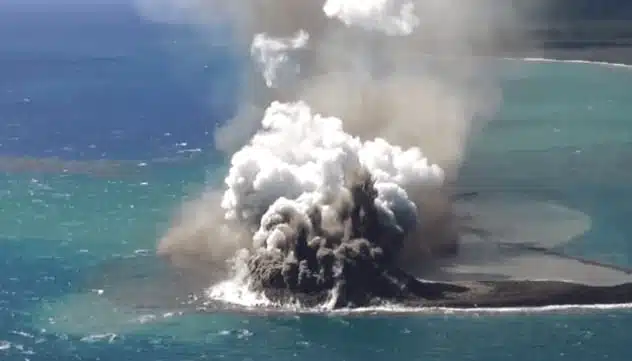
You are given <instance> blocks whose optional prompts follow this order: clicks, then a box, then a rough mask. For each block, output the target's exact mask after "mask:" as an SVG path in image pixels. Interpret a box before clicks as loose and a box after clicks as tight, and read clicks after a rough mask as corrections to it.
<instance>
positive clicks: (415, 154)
mask: <svg viewBox="0 0 632 361" xmlns="http://www.w3.org/2000/svg"><path fill="white" fill-rule="evenodd" d="M167 3H168V2H167ZM148 4H149V3H147V2H143V4H142V5H144V6H145V10H146V7H147V6H149V7H150V8H152V7H151V6H150V5H148ZM160 4H162V6H164V5H165V2H161V3H160ZM177 4H183V5H186V9H189V10H192V11H184V13H188V14H189V15H188V16H190V19H191V21H192V22H193V21H195V22H196V23H199V22H200V20H201V19H203V21H202V22H206V23H207V25H208V24H212V23H213V22H215V21H220V19H224V20H227V21H228V22H230V24H231V25H232V26H233V30H234V32H235V34H236V36H235V38H236V39H237V40H236V46H237V47H238V48H239V49H242V50H246V49H248V50H249V52H250V55H251V57H252V60H253V65H254V66H253V68H251V69H249V73H248V75H249V76H248V77H247V84H245V87H244V101H243V104H242V107H241V109H240V110H239V111H238V117H237V119H235V120H233V121H231V122H229V123H228V125H226V126H225V127H223V128H221V129H219V130H218V131H217V132H216V137H217V140H216V145H217V146H218V147H220V148H221V149H223V150H224V151H226V152H231V153H232V152H233V151H236V152H235V153H234V154H233V155H232V159H231V168H230V171H229V174H228V175H227V177H226V179H225V183H226V188H225V189H224V190H223V194H222V195H221V196H220V195H219V194H218V193H217V192H216V191H213V192H212V194H214V195H215V199H217V198H219V197H221V204H219V202H215V203H213V204H208V202H209V199H200V200H198V201H196V202H193V203H192V205H191V204H189V205H187V206H186V207H185V210H188V212H185V213H184V214H188V216H185V217H181V218H179V219H178V223H177V224H175V225H174V227H173V228H172V229H171V230H170V231H169V232H168V233H167V235H166V236H165V237H164V238H163V240H162V241H161V243H160V246H159V252H160V253H161V254H163V255H167V256H169V257H171V258H172V260H173V259H176V260H178V262H177V263H178V264H179V265H184V267H187V265H186V263H187V261H186V258H185V259H184V260H182V255H183V254H184V255H186V256H188V257H191V255H194V256H195V258H196V259H199V260H202V261H205V262H210V263H217V262H220V263H221V261H222V260H226V259H227V258H229V257H227V256H226V255H227V254H236V255H240V256H239V257H237V258H238V259H241V260H246V259H247V256H245V255H252V254H254V257H257V255H262V256H261V259H260V261H261V262H259V263H258V264H259V266H256V267H261V268H262V269H259V270H257V272H258V273H261V274H262V275H261V274H260V275H259V276H260V277H261V279H260V280H261V282H263V283H266V282H271V283H274V282H277V279H273V276H271V275H272V274H273V273H274V272H276V270H277V269H278V267H277V266H278V265H279V264H282V268H283V271H282V272H283V277H284V278H285V281H284V282H285V284H286V285H288V287H290V288H291V287H295V286H296V285H298V286H297V287H303V286H305V285H307V284H312V283H313V282H317V283H318V282H320V283H321V284H322V285H326V284H329V283H328V282H329V280H332V279H335V280H336V281H335V282H338V281H342V279H340V277H347V276H348V275H347V276H345V274H340V273H337V274H336V275H333V276H332V274H330V273H331V271H332V270H333V269H332V267H331V263H330V262H329V261H327V260H328V259H329V256H328V255H331V256H332V257H335V259H336V262H338V263H337V266H336V267H335V268H336V269H338V271H341V270H343V269H344V266H343V264H344V263H345V262H346V261H347V260H349V259H350V258H349V257H355V256H353V254H354V252H365V250H370V254H371V255H370V256H367V257H370V258H371V260H370V261H369V263H365V264H364V266H366V267H369V268H367V269H370V267H372V264H375V265H377V264H379V263H380V262H382V260H383V256H382V255H381V254H382V252H383V251H386V253H388V254H389V257H391V256H390V255H391V254H393V253H395V255H394V256H393V257H397V252H399V250H400V246H401V247H403V248H404V251H403V252H404V253H406V256H407V257H404V258H408V259H409V260H410V259H413V262H414V259H415V255H417V254H418V252H419V251H420V249H424V248H425V247H427V246H428V244H429V243H431V242H437V241H436V240H434V239H433V240H428V238H438V237H437V234H433V235H432V236H429V237H426V236H423V235H422V236H421V237H420V234H419V233H417V232H419V231H420V230H427V228H428V227H427V225H426V226H424V225H423V220H424V219H425V218H427V219H429V221H428V222H435V221H436V220H438V219H440V218H441V216H437V214H443V213H444V212H446V211H449V210H448V209H447V208H446V207H445V202H444V201H443V202H442V201H437V200H436V199H433V197H432V196H430V197H428V194H427V192H425V191H426V190H427V189H432V190H437V189H439V188H440V187H441V186H442V185H443V184H444V182H445V181H446V180H448V179H449V177H451V176H453V175H454V173H455V171H456V169H457V168H458V166H459V164H460V162H461V161H462V158H463V153H464V151H465V149H466V147H467V141H468V139H469V137H470V135H471V133H472V131H473V130H475V129H477V128H478V127H479V126H480V125H481V124H479V123H477V120H478V119H484V117H485V116H489V115H490V112H491V111H493V109H494V108H495V106H496V102H497V99H498V97H497V96H498V93H497V90H498V89H497V87H496V86H495V82H494V78H493V76H491V75H492V73H491V72H490V69H491V67H490V66H489V65H490V63H488V61H487V60H485V59H486V58H483V57H477V56H474V55H473V54H474V53H476V52H480V53H482V54H487V55H489V53H490V52H493V50H494V49H495V48H496V47H497V46H498V45H499V43H500V37H499V35H500V34H499V29H500V27H499V25H500V24H501V23H503V22H504V21H511V20H514V19H516V17H515V16H514V15H515V14H512V13H511V12H505V13H499V12H498V11H497V10H499V9H498V8H497V7H498V6H500V5H499V3H496V2H492V3H490V2H489V0H473V1H468V2H462V1H460V0H346V1H345V0H327V1H325V0H265V1H264V0H233V1H231V2H218V1H208V2H202V1H187V2H186V3H180V2H178V1H177V0H173V1H172V2H171V5H172V7H175V8H178V10H179V11H180V12H182V10H183V8H182V7H178V5H177ZM157 7H160V5H158V6H157ZM157 7H153V8H152V9H153V12H149V13H152V14H155V13H156V11H155V10H156V9H157ZM501 8H502V10H510V9H511V7H510V6H501ZM161 9H162V10H163V11H164V9H165V8H164V7H161ZM146 13H148V12H146ZM158 13H160V12H158ZM217 14H220V15H217ZM163 17H164V14H163ZM166 18H168V19H171V17H169V16H166ZM193 19H194V20H193ZM504 35H509V34H508V33H507V32H505V33H504ZM513 35H516V34H513ZM248 50H246V51H248ZM257 74H258V75H259V78H257V77H256V76H257ZM261 80H263V81H261ZM264 109H265V110H264ZM321 114H322V115H321ZM261 119H262V120H261ZM393 144H397V145H393ZM421 149H423V150H424V152H423V153H422V150H421ZM362 171H366V172H368V174H369V175H370V177H371V178H372V180H373V182H374V184H373V185H372V186H373V187H374V190H375V192H376V194H375V198H372V196H371V194H373V193H371V192H372V190H371V189H365V188H362V187H369V188H370V187H371V186H370V185H366V184H364V185H363V183H362V180H360V183H356V184H355V185H350V184H351V183H352V182H353V181H358V179H354V177H355V176H356V175H357V174H358V172H362ZM353 187H356V188H353ZM357 187H361V188H362V190H361V191H360V192H366V195H364V196H363V195H361V194H360V195H358V194H357V193H355V194H354V195H352V192H353V189H356V192H357V189H358V188H357ZM354 197H355V198H354ZM358 197H359V198H358ZM363 197H364V198H363ZM362 199H371V201H370V203H374V204H372V205H367V204H363V205H362V207H369V208H371V209H368V210H367V211H368V212H369V213H371V212H373V213H371V215H369V216H366V215H359V216H357V217H356V218H353V217H351V216H350V215H349V213H350V212H352V208H353V203H354V201H355V202H363V200H362ZM197 202H203V203H206V206H199V205H196V204H197ZM430 204H432V207H429V205H430ZM356 205H357V204H356ZM357 206H358V207H360V205H357ZM430 208H433V209H430ZM314 209H316V210H317V213H318V219H317V220H315V218H313V214H311V213H310V212H311V211H313V210H314ZM356 210H357V208H356ZM354 212H355V210H354ZM362 212H364V211H362ZM374 216H375V217H377V218H372V221H371V222H377V223H379V225H377V226H375V227H378V228H377V229H375V232H376V234H375V235H370V234H367V233H366V231H365V226H364V225H362V224H361V223H362V222H369V221H368V219H369V218H370V217H374ZM358 217H359V218H358ZM366 217H369V218H366ZM362 219H365V220H364V221H363V220H362ZM435 223H437V224H439V223H440V222H438V221H437V222H435ZM350 227H359V228H357V229H350ZM380 227H381V228H380ZM430 228H432V227H430ZM214 229H216V230H214ZM323 229H325V231H323ZM323 232H324V233H323ZM398 232H399V233H398ZM400 233H401V234H402V237H403V238H402V239H403V240H400V238H398V237H399V236H397V234H400ZM325 234H326V235H325ZM332 234H335V235H332ZM377 234H382V235H381V236H380V235H377ZM373 236H375V237H383V238H384V239H371V237H373ZM248 239H249V241H248ZM321 240H322V242H321ZM332 240H333V241H332ZM411 240H412V243H411ZM422 241H426V243H427V244H425V245H424V244H421V243H423V242H422ZM332 242H333V245H332V244H331V243H332ZM340 242H342V245H341V244H340ZM345 242H348V243H347V244H345ZM399 242H404V244H403V245H400V244H399ZM248 243H249V244H248ZM307 243H309V246H307ZM297 247H310V248H311V250H312V251H313V252H314V253H313V255H312V256H310V255H309V254H308V253H309V252H312V251H305V252H307V253H305V254H304V255H303V256H301V255H299V254H298V253H299V250H298V248H297ZM243 248H246V249H247V251H245V253H244V251H241V249H243ZM367 252H368V251H367ZM422 252H423V251H422ZM355 254H359V253H355ZM366 254H367V255H368V253H366ZM316 255H318V257H320V256H322V257H323V258H322V259H320V258H319V260H318V264H316V263H314V262H315V261H314V260H313V258H314V257H316ZM297 257H306V258H303V259H298V258H297ZM309 257H312V258H310V259H312V260H311V261H310V260H308V258H309ZM321 261H322V262H325V263H327V264H328V265H327V266H325V265H324V264H325V263H322V264H321ZM246 262H248V261H247V260H246ZM275 262H276V263H275ZM310 262H311V263H310ZM328 262H329V263H328ZM364 266H363V267H364ZM244 267H248V265H246V264H242V267H241V268H239V269H240V270H241V271H240V272H238V274H239V275H240V276H239V277H238V278H239V282H242V283H243V282H247V281H246V280H245V279H244V274H247V272H246V273H244V269H245V268H244ZM338 271H336V272H338ZM323 272H324V273H323ZM327 272H329V273H327ZM360 272H362V271H360ZM268 277H272V278H268ZM297 277H298V278H297ZM332 277H333V278H332ZM349 277H351V276H349ZM297 282H298V283H297ZM277 283H278V282H277ZM343 283H344V282H343ZM293 285H294V286H293Z"/></svg>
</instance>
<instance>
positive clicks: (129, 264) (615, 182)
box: [0, 1, 632, 361]
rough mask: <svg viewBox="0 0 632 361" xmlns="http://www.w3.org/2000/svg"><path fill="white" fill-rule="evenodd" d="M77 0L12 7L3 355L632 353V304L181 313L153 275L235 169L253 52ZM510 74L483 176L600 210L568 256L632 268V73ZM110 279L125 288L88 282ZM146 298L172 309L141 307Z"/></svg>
mask: <svg viewBox="0 0 632 361" xmlns="http://www.w3.org/2000/svg"><path fill="white" fill-rule="evenodd" d="M67 2H68V1H66V2H64V3H61V2H60V3H54V2H53V3H50V4H47V5H42V4H41V3H39V2H35V1H27V2H22V3H18V2H16V1H4V2H3V1H0V360H7V361H12V360H31V361H35V360H46V361H53V360H155V361H158V360H165V361H185V360H207V359H208V360H216V359H217V360H220V359H221V360H240V361H241V360H257V361H259V360H290V359H300V360H306V361H307V360H322V359H329V360H389V359H399V360H446V361H447V360H450V361H453V360H485V361H493V360H508V359H511V360H573V361H580V360H591V361H593V360H621V361H626V360H630V358H631V357H632V351H630V350H631V349H630V346H629V341H630V340H631V339H632V336H630V335H631V334H632V311H628V309H627V307H623V306H622V307H599V306H595V307H592V308H581V309H580V308H570V309H568V308H567V309H564V308H561V309H545V310H499V311H489V310H488V311H485V310H481V311H474V312H457V311H449V310H432V311H426V312H418V313H414V314H411V313H406V314H396V313H392V314H389V313H373V314H330V315H315V314H303V315H296V314H284V315H262V314H258V315H255V314H237V313H227V312H208V313H184V314H181V313H180V312H177V311H171V310H169V308H168V307H167V305H163V304H161V302H160V297H161V294H160V292H161V291H164V292H167V293H168V292H169V291H170V290H171V289H173V288H174V287H176V286H177V285H175V284H164V285H160V284H156V282H157V281H155V280H154V281H152V278H151V277H148V276H147V273H148V272H150V270H151V266H148V265H146V263H147V261H146V260H147V258H148V254H151V253H152V252H153V249H154V247H155V244H156V239H157V237H159V236H160V234H161V233H162V232H164V230H165V229H166V227H167V226H168V221H169V218H170V216H171V215H172V212H173V211H174V209H175V208H176V207H177V206H178V205H179V204H180V203H181V202H182V200H183V199H184V198H186V197H189V196H194V195H195V194H196V192H199V190H200V189H201V188H202V187H203V186H204V184H206V183H208V182H214V181H217V180H218V179H221V176H222V174H223V172H224V171H225V169H226V165H225V162H224V161H223V160H222V159H221V157H219V156H218V155H217V154H214V153H213V150H212V149H213V146H212V142H213V140H212V132H213V129H214V128H215V126H216V124H218V123H221V122H223V121H224V120H225V119H227V118H228V117H230V115H231V114H232V112H233V110H234V105H235V104H234V103H235V92H236V89H237V82H238V76H239V75H238V74H239V60H238V58H237V56H236V55H235V54H232V53H230V52H229V51H228V49H227V48H223V47H222V46H217V45H216V46H214V47H210V46H207V44H208V39H206V38H204V37H202V36H200V34H199V33H196V32H195V31H193V30H192V29H190V28H187V27H185V26H179V25H165V24H155V23H149V22H147V21H144V20H143V19H141V18H140V17H138V15H137V14H136V13H135V12H134V10H133V9H132V8H131V6H129V5H128V4H126V3H124V2H122V1H113V2H110V3H108V4H107V5H103V4H100V3H94V4H67ZM207 36H208V35H207ZM217 36H222V34H220V33H218V34H217ZM215 43H216V44H217V42H215ZM499 67H501V68H502V75H503V80H502V87H503V93H504V102H503V105H502V109H501V110H500V112H499V113H498V114H497V115H496V120H495V121H494V122H492V123H491V124H490V125H489V127H488V128H487V129H486V130H485V131H484V132H483V134H482V135H480V136H479V137H478V138H477V139H476V140H475V141H474V144H473V145H472V151H471V153H470V158H469V159H468V162H467V164H466V167H465V170H464V172H463V181H462V182H463V184H464V187H466V188H470V189H477V190H479V191H481V192H496V193H512V194H520V195H523V196H525V197H535V198H538V199H546V200H554V201H555V202H557V203H559V204H562V205H564V206H566V207H569V208H572V209H574V210H578V211H580V212H583V213H584V214H585V215H587V216H588V217H589V218H590V221H591V224H590V230H589V231H588V232H586V233H583V234H582V235H580V236H578V237H576V238H575V239H573V240H572V241H571V242H568V243H567V244H565V245H563V246H562V249H563V251H564V252H566V253H568V254H572V255H577V256H583V257H589V258H592V259H597V260H601V261H604V262H610V263H613V264H617V265H621V266H632V225H631V223H630V222H629V217H630V214H632V172H631V171H630V167H632V68H628V67H625V66H612V65H607V64H590V63H577V62H576V63H568V62H552V61H544V60H537V59H531V60H529V61H527V60H499ZM97 160H100V161H97ZM103 274H108V275H110V277H111V278H112V279H114V280H115V281H116V282H114V283H113V284H114V286H112V285H110V286H108V287H109V288H108V287H106V286H107V285H106V286H104V287H103V288H98V287H97V286H98V282H97V283H90V282H88V281H86V280H87V279H89V278H90V277H92V276H94V275H97V276H95V277H97V278H99V276H98V275H103ZM100 277H102V276H100ZM93 286H94V287H93ZM145 286H146V288H145ZM110 293H115V294H116V295H117V296H116V297H104V295H110ZM141 302H142V303H147V302H149V303H151V302H153V303H155V304H156V305H158V306H160V307H158V306H157V307H155V308H154V309H153V311H151V309H149V311H148V310H147V309H146V310H144V311H143V312H139V311H138V310H136V309H134V308H132V307H129V306H130V305H135V304H140V303H141Z"/></svg>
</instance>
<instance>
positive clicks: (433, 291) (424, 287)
mask: <svg viewBox="0 0 632 361" xmlns="http://www.w3.org/2000/svg"><path fill="white" fill-rule="evenodd" d="M417 282H418V284H417V285H416V286H415V287H419V292H418V293H417V292H415V293H416V294H415V293H413V294H408V295H395V294H394V295H392V296H393V297H373V298H370V299H367V302H366V303H365V304H358V305H353V306H352V307H350V308H357V307H371V306H380V305H383V304H384V303H390V304H397V305H400V306H404V307H415V308H435V307H446V308H461V309H475V308H515V307H546V306H571V305H597V304H624V303H632V283H625V284H620V285H615V286H591V285H583V284H578V283H572V282H563V281H533V280H512V281H470V282H425V281H417ZM264 293H265V295H266V297H268V298H269V299H271V300H272V301H273V302H275V303H279V304H286V303H299V304H301V305H302V306H303V307H306V308H312V307H317V306H321V305H323V304H324V303H326V301H327V300H328V299H329V297H330V295H329V293H318V294H300V293H293V294H291V295H290V294H286V293H285V292H283V291H280V290H265V291H264ZM333 308H334V309H337V308H338V309H339V308H349V307H348V306H345V305H343V304H342V303H340V302H338V303H337V304H334V305H333Z"/></svg>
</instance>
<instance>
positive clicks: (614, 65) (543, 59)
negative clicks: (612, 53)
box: [502, 57, 632, 69]
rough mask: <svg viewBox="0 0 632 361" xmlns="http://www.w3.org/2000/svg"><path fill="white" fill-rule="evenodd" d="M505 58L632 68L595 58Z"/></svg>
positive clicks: (631, 67)
mask: <svg viewBox="0 0 632 361" xmlns="http://www.w3.org/2000/svg"><path fill="white" fill-rule="evenodd" d="M502 59H503V60H513V61H525V62H532V63H567V64H586V65H599V66H605V67H610V68H625V69H632V64H624V63H610V62H606V61H593V60H581V59H554V58H536V57H533V58H511V57H505V58H502Z"/></svg>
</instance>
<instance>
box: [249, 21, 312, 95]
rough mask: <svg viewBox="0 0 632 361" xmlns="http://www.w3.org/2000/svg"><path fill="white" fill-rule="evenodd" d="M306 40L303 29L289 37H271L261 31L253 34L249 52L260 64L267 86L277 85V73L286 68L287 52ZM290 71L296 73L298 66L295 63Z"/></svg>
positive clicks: (299, 46) (305, 42) (302, 45)
mask: <svg viewBox="0 0 632 361" xmlns="http://www.w3.org/2000/svg"><path fill="white" fill-rule="evenodd" d="M308 40H309V35H308V34H307V33H306V32H305V31H303V30H300V31H298V32H297V33H296V35H295V36H293V37H291V38H271V37H268V36H267V35H266V34H263V33H261V34H257V35H255V38H254V39H253V41H252V45H251V46H250V54H251V55H252V57H253V58H254V60H255V61H256V62H257V63H258V64H259V65H260V66H261V72H262V73H263V77H264V79H265V81H266V85H267V86H268V87H270V88H272V87H277V86H278V77H279V74H278V73H279V72H280V71H281V70H282V69H287V66H288V63H289V56H288V52H289V51H290V50H295V49H300V48H302V47H304V46H305V45H306V44H307V41H308ZM290 71H293V72H294V73H295V74H297V73H298V72H299V71H300V67H299V66H298V65H295V66H294V69H290Z"/></svg>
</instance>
